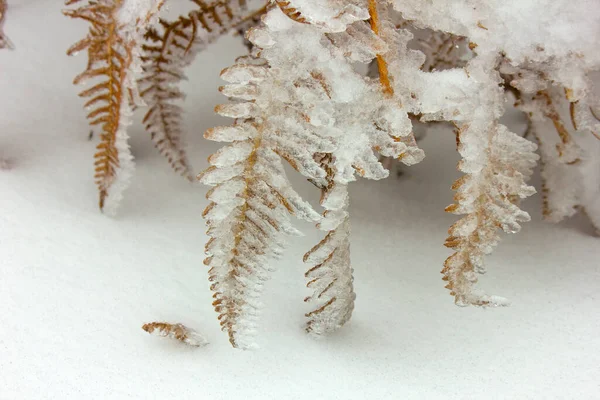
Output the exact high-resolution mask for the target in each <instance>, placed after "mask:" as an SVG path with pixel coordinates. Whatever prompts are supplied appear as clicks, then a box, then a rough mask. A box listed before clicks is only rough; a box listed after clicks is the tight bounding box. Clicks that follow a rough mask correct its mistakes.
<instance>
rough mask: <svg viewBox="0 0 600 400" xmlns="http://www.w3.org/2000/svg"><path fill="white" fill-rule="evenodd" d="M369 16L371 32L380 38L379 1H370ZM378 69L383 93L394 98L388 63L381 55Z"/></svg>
mask: <svg viewBox="0 0 600 400" xmlns="http://www.w3.org/2000/svg"><path fill="white" fill-rule="evenodd" d="M369 15H370V16H371V30H373V33H375V34H376V35H377V36H379V31H380V22H379V13H378V11H377V0H369ZM377 68H378V69H379V81H380V82H381V86H382V87H383V93H384V94H385V95H386V96H388V97H392V96H393V95H394V89H393V88H392V84H391V82H390V74H389V71H388V66H387V61H386V60H385V58H384V57H383V55H381V54H377Z"/></svg>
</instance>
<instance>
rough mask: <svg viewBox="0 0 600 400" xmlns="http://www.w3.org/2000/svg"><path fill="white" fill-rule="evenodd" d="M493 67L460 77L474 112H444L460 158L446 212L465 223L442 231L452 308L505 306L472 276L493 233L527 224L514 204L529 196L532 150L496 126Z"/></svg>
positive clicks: (497, 92) (479, 62) (499, 105)
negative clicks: (450, 120)
mask: <svg viewBox="0 0 600 400" xmlns="http://www.w3.org/2000/svg"><path fill="white" fill-rule="evenodd" d="M496 65H497V59H496V58H495V57H492V58H489V59H487V58H476V59H474V60H473V61H471V62H470V63H469V65H468V66H467V74H463V77H466V79H467V80H468V81H471V83H470V84H469V83H466V82H465V84H464V85H463V86H464V87H466V88H468V87H469V86H470V87H471V90H473V92H472V93H470V95H471V97H472V100H473V101H476V102H477V103H478V104H480V106H479V107H474V108H473V109H471V110H463V111H462V112H457V111H458V110H454V112H450V114H451V115H454V118H455V123H456V124H457V127H458V132H457V142H458V151H459V153H460V155H461V156H462V160H461V161H460V163H459V166H458V168H459V170H460V171H462V172H464V173H465V175H464V176H463V177H461V178H460V179H458V180H457V181H456V182H455V183H454V185H453V189H455V190H456V191H457V193H456V194H455V196H454V204H452V205H450V206H448V207H447V208H446V211H447V212H451V213H454V214H463V215H465V217H463V218H462V219H461V220H459V221H458V222H456V223H455V224H454V225H453V226H452V227H451V228H450V230H449V231H448V234H449V237H448V239H446V243H445V245H446V246H447V247H449V248H451V249H453V250H455V251H456V252H455V253H454V254H453V255H451V256H450V257H448V259H447V260H446V262H445V264H444V268H443V270H442V273H443V274H444V278H443V279H444V280H445V281H447V282H448V284H447V286H446V287H447V288H448V289H450V293H451V294H452V295H453V296H454V297H455V301H456V304H457V305H478V306H502V305H506V304H508V303H507V300H506V299H504V298H502V297H498V296H490V295H487V294H485V293H483V292H482V291H480V290H479V289H476V288H474V285H475V283H476V282H477V273H479V274H481V273H484V272H485V266H484V256H486V255H488V254H490V253H491V252H492V250H493V248H494V246H495V245H496V244H497V243H498V241H499V239H500V237H499V232H498V230H499V229H501V230H503V231H504V232H506V233H516V232H518V231H519V230H520V229H521V226H520V223H522V222H525V221H529V219H530V217H529V214H527V213H526V212H525V211H523V210H521V209H520V208H519V206H518V204H519V199H523V198H526V197H528V196H531V195H532V194H533V193H535V189H534V188H533V187H532V186H529V185H527V181H528V179H529V177H530V176H531V173H532V170H533V168H534V167H535V164H536V161H537V159H538V156H537V154H535V150H536V148H537V146H536V145H535V144H534V143H532V142H530V141H528V140H527V139H524V138H522V137H520V136H519V135H517V134H515V133H513V132H511V131H509V130H508V128H506V127H505V126H504V125H501V124H499V123H498V118H499V117H500V116H501V115H502V113H503V112H504V109H503V100H504V97H503V96H504V93H503V90H502V89H501V87H500V86H499V82H501V79H500V75H499V74H498V73H495V72H491V71H493V70H494V69H495V67H496ZM441 76H442V77H443V76H444V75H441ZM447 111H451V110H447Z"/></svg>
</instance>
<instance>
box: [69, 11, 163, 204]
mask: <svg viewBox="0 0 600 400" xmlns="http://www.w3.org/2000/svg"><path fill="white" fill-rule="evenodd" d="M82 3H84V4H83V5H81V6H80V7H78V8H75V9H70V10H65V11H64V14H65V15H66V16H68V17H71V18H81V19H83V20H85V21H88V22H89V23H90V24H91V27H90V29H89V33H88V35H87V36H86V37H85V38H84V39H83V40H81V41H79V42H77V43H75V44H74V45H73V46H72V47H71V48H70V49H69V50H68V52H67V54H69V55H74V54H76V53H78V52H80V51H82V50H87V53H88V65H87V68H86V70H85V71H84V72H82V73H81V74H79V75H78V76H77V77H76V78H75V80H74V83H75V84H87V83H89V82H90V81H93V82H94V83H93V84H92V86H91V87H90V88H89V89H86V90H84V91H83V92H81V93H80V96H81V97H85V98H90V99H89V100H88V101H87V102H86V103H85V108H86V109H87V110H89V113H88V115H87V117H88V119H89V120H90V125H92V126H95V125H100V126H101V129H102V132H101V134H100V140H101V143H100V144H99V145H98V147H97V149H98V152H97V153H96V154H95V156H94V157H95V159H96V161H95V163H94V165H95V171H96V174H95V178H96V184H97V185H98V190H99V194H100V200H99V205H100V209H101V210H104V211H106V212H108V213H109V214H113V213H114V212H115V211H116V208H117V206H118V203H119V201H120V200H121V198H122V196H123V191H124V190H125V189H126V188H127V186H128V185H129V180H130V178H131V175H132V173H133V168H134V164H133V157H132V155H131V152H130V150H129V144H128V143H127V140H128V136H127V126H129V125H130V124H131V114H132V110H131V104H132V103H140V99H139V94H138V92H137V85H136V77H135V74H136V73H138V72H140V70H141V67H140V57H139V53H140V49H141V38H142V35H143V33H144V31H145V29H146V27H147V26H148V25H149V24H151V22H152V21H153V17H154V16H155V15H156V13H157V12H158V10H159V9H160V7H161V6H162V4H163V0H149V1H140V0H99V1H91V0H90V1H87V0H67V1H66V5H68V6H70V5H78V4H82Z"/></svg>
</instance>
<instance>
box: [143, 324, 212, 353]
mask: <svg viewBox="0 0 600 400" xmlns="http://www.w3.org/2000/svg"><path fill="white" fill-rule="evenodd" d="M142 329H143V330H145V331H146V332H148V333H149V334H151V335H156V336H162V337H168V338H171V339H175V340H178V341H180V342H182V343H185V344H187V345H188V346H193V347H202V346H206V345H207V344H208V341H207V340H206V339H205V338H204V337H203V336H202V335H200V334H199V333H198V332H196V331H195V330H193V329H190V328H188V327H187V326H185V325H183V324H169V323H166V322H150V323H148V324H144V326H142Z"/></svg>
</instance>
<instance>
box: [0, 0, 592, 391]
mask: <svg viewBox="0 0 600 400" xmlns="http://www.w3.org/2000/svg"><path fill="white" fill-rule="evenodd" d="M60 9H61V2H59V1H53V0H37V1H33V0H29V1H25V0H13V1H12V2H11V7H10V8H9V10H8V12H7V20H6V25H5V31H6V33H7V35H9V36H10V38H11V39H12V41H13V43H14V45H15V50H14V51H6V50H3V51H0V93H1V101H2V107H0V123H1V128H0V158H1V159H4V160H6V161H7V165H10V169H8V170H0V187H1V190H2V196H0V207H2V209H3V210H4V212H3V213H2V216H1V217H0V218H1V222H0V226H1V230H0V252H1V254H2V266H1V268H0V304H1V305H2V312H1V314H0V315H2V317H3V318H2V323H1V325H0V399H2V400H5V399H6V400H19V399H122V398H143V399H146V398H163V397H172V398H178V399H188V398H190V399H191V398H194V399H204V398H211V399H228V400H231V399H261V400H265V399H286V400H293V399H338V398H339V399H345V400H347V399H529V398H531V399H598V398H600V337H599V335H598V332H600V314H599V309H600V308H599V306H600V295H599V293H600V263H598V258H599V256H600V243H599V242H598V240H599V239H598V238H596V237H594V236H592V235H591V233H592V229H591V227H590V225H589V223H588V222H587V221H586V220H585V218H584V217H583V216H577V217H575V218H574V219H572V220H570V221H568V222H566V223H563V224H561V225H549V224H546V223H544V222H542V221H541V215H540V214H541V212H540V209H541V197H540V196H539V195H537V196H534V197H533V198H532V199H530V200H528V201H526V202H525V203H524V209H525V210H526V211H528V212H529V213H530V214H531V215H532V217H533V221H532V222H530V223H527V224H525V225H524V226H523V230H522V232H521V233H520V234H518V235H515V236H508V237H504V238H503V240H502V243H501V244H500V246H499V247H498V248H497V250H496V251H495V252H494V255H493V256H491V257H490V258H489V260H488V271H489V272H488V274H487V275H485V276H483V277H482V279H481V284H482V286H483V287H485V288H486V289H489V291H493V292H494V293H498V294H502V295H504V296H506V297H508V298H510V299H511V300H512V306H511V307H508V308H503V309H487V310H483V309H478V308H473V307H470V308H459V307H456V306H455V305H454V303H453V299H452V297H451V296H450V295H449V294H448V291H447V290H446V289H444V288H443V286H444V283H443V282H442V281H441V279H440V278H441V275H440V273H439V271H440V269H441V268H442V263H443V261H444V259H445V258H446V257H447V256H448V255H449V254H450V253H451V252H450V250H448V249H445V248H444V247H443V246H442V243H443V242H444V239H445V236H446V230H447V228H448V227H449V226H450V225H451V224H452V223H453V222H454V221H456V219H457V218H456V216H453V215H449V214H445V213H444V212H443V209H444V207H445V206H446V205H448V204H450V202H451V199H452V192H451V190H450V185H451V183H452V181H453V180H454V179H455V178H457V177H458V176H459V173H458V171H456V168H455V165H456V162H457V160H458V157H457V155H456V153H455V151H454V136H453V135H452V134H451V132H450V130H448V129H445V128H439V129H438V128H435V129H433V130H432V131H430V133H429V134H428V135H427V136H426V138H425V139H424V140H423V142H421V144H422V147H423V149H424V150H425V152H426V153H427V158H426V159H425V160H424V161H423V162H422V163H421V164H419V165H416V166H413V167H411V168H410V169H407V168H404V169H403V170H404V171H407V173H406V174H405V175H404V176H403V177H402V178H400V179H395V178H393V177H390V178H388V179H386V180H384V181H379V182H372V181H366V180H362V181H359V182H357V183H354V184H353V186H351V187H350V195H351V198H352V200H351V203H352V205H351V208H350V213H351V223H352V237H351V243H352V249H351V250H352V257H353V266H354V269H355V282H354V283H355V291H356V293H357V296H358V297H357V301H356V309H355V311H354V314H353V318H352V320H351V321H350V323H348V324H347V325H346V326H345V327H344V328H343V329H342V330H340V331H339V332H338V333H336V334H335V335H334V336H331V337H328V338H323V339H321V340H315V339H313V338H311V337H309V336H307V335H306V334H305V333H304V332H303V330H302V327H303V324H304V322H305V321H304V320H305V318H304V317H303V313H304V312H305V311H306V305H305V304H304V302H303V301H302V299H303V298H304V297H305V296H306V295H307V294H309V292H310V291H309V290H308V289H306V288H305V287H304V284H305V278H304V276H303V274H304V272H305V271H304V270H305V268H306V266H305V265H303V263H302V254H304V252H305V251H306V250H308V249H310V248H311V247H312V246H313V245H314V244H316V243H317V242H318V241H319V240H320V237H321V235H322V233H321V232H318V231H317V230H316V229H314V228H312V227H311V226H310V225H309V224H306V223H299V224H298V227H299V228H300V229H302V230H303V231H304V232H305V233H306V236H304V237H302V238H296V239H294V240H293V241H292V243H291V244H290V248H289V250H288V254H287V256H286V257H284V258H283V259H282V261H280V262H278V263H277V265H276V267H277V272H276V273H275V275H274V278H273V279H272V280H271V281H270V282H268V284H267V285H266V291H265V294H264V298H263V300H264V302H265V304H267V307H266V309H265V310H264V313H263V316H262V320H261V325H260V326H259V330H260V332H259V333H260V335H259V337H258V340H259V344H260V345H261V348H260V349H258V350H254V351H240V350H235V349H232V348H231V347H230V345H229V343H228V341H227V337H226V335H224V334H223V333H221V332H220V331H219V327H218V323H217V320H216V313H215V312H214V311H213V309H212V307H211V304H210V303H211V297H210V296H211V295H210V291H209V284H208V282H207V279H206V276H207V273H206V267H205V266H204V265H203V264H202V259H203V258H204V257H203V244H204V242H205V240H206V237H205V235H204V234H203V231H204V225H203V221H202V218H201V215H200V214H201V212H202V210H203V209H204V207H205V206H206V205H207V200H206V199H205V198H204V194H205V193H206V190H207V188H206V187H203V186H201V185H190V184H189V183H188V182H186V181H185V180H184V179H182V178H180V177H178V176H177V175H176V174H174V173H173V172H172V171H171V170H170V167H169V166H168V164H167V163H166V161H165V160H163V158H162V157H161V156H160V155H159V154H158V153H157V152H156V150H155V149H154V148H153V146H152V143H151V141H150V138H149V137H148V135H147V134H146V133H145V132H144V131H143V128H142V126H141V124H139V119H140V115H139V114H141V113H143V111H140V112H138V115H137V119H136V120H137V121H138V123H137V124H135V125H133V126H132V127H131V128H130V130H129V133H130V134H131V136H132V139H131V145H132V152H133V155H134V156H135V157H136V163H137V164H136V165H137V169H136V172H135V175H134V177H133V179H132V184H131V187H130V188H129V189H128V190H127V192H126V193H125V198H124V200H123V203H122V206H121V208H120V211H119V215H118V216H117V217H116V218H114V219H111V218H108V217H106V216H105V215H102V214H101V213H100V212H99V211H98V209H97V201H96V197H97V193H96V187H95V185H94V183H93V178H92V175H93V165H92V164H93V158H92V155H93V153H94V147H95V144H96V143H95V140H96V139H97V138H95V139H94V140H92V141H88V140H87V137H88V133H89V127H88V125H87V122H86V120H85V112H84V110H83V109H82V104H83V101H82V99H80V98H78V97H77V93H78V91H79V90H80V88H78V87H75V86H73V85H71V81H72V78H73V77H74V76H75V75H76V74H77V73H78V72H79V71H81V70H82V69H83V67H84V64H85V59H84V57H77V58H67V57H66V56H65V55H64V51H65V50H66V49H67V48H68V47H69V46H70V45H71V44H72V43H73V42H74V41H76V40H77V39H79V38H81V37H83V35H84V34H85V31H86V29H87V26H85V24H84V23H82V22H77V21H70V20H67V18H65V17H64V16H62V15H61V13H60ZM242 51H243V46H242V44H241V41H240V40H239V39H232V38H224V39H223V40H221V41H219V42H218V43H217V44H216V45H215V46H212V47H210V48H209V49H208V50H206V51H205V52H204V53H203V54H201V55H200V56H199V57H198V59H197V60H196V62H195V63H194V65H193V66H192V67H191V68H190V70H189V76H190V82H189V83H187V84H186V85H185V87H184V90H185V91H186V92H187V93H188V98H187V103H186V106H185V109H186V111H187V113H186V115H185V118H186V120H185V128H186V129H187V130H188V132H189V134H188V137H189V154H190V157H191V162H192V163H193V164H194V166H195V168H196V170H197V171H201V170H202V169H204V168H205V167H206V166H207V162H206V158H207V156H208V155H209V154H210V153H213V152H214V151H215V149H217V148H218V147H219V144H218V143H213V142H210V141H207V140H204V139H203V138H202V133H203V131H204V130H205V129H206V128H209V127H212V126H216V125H223V124H227V123H229V121H228V120H227V119H225V118H220V117H218V116H216V115H214V114H213V111H212V110H213V107H214V105H216V104H220V103H222V102H223V101H224V96H222V95H220V94H219V93H218V92H217V90H216V88H217V86H219V85H220V84H222V82H220V81H219V79H218V74H219V72H220V71H221V69H222V68H224V67H226V66H228V65H231V64H232V62H233V59H234V57H235V56H236V55H238V54H240V53H241V52H242ZM515 121H516V122H515ZM507 123H508V125H509V126H510V127H511V129H513V130H514V131H516V132H522V131H523V129H524V123H523V121H521V120H519V119H517V118H513V119H512V121H509V122H507ZM516 123H518V125H516ZM294 178H295V180H294V184H295V185H296V187H298V188H299V191H300V193H301V194H302V195H304V196H306V198H308V199H310V200H311V202H312V203H313V204H317V202H318V193H317V191H316V190H315V189H314V187H312V185H310V184H308V183H305V182H303V181H302V180H301V179H299V178H298V177H297V176H292V179H294ZM535 183H536V185H537V186H538V189H539V183H538V182H535ZM155 320H166V321H168V322H173V323H175V322H180V323H183V324H185V325H186V326H189V327H190V328H193V329H196V330H198V331H199V332H201V333H202V334H203V335H205V336H206V337H207V338H208V340H209V341H210V342H211V344H209V345H208V346H207V347H205V348H200V349H195V348H190V347H187V346H185V345H183V344H180V343H177V342H174V341H169V340H166V339H160V338H156V337H153V336H151V335H148V334H147V333H146V332H144V331H143V330H142V329H141V326H142V324H144V323H146V322H151V321H155Z"/></svg>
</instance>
